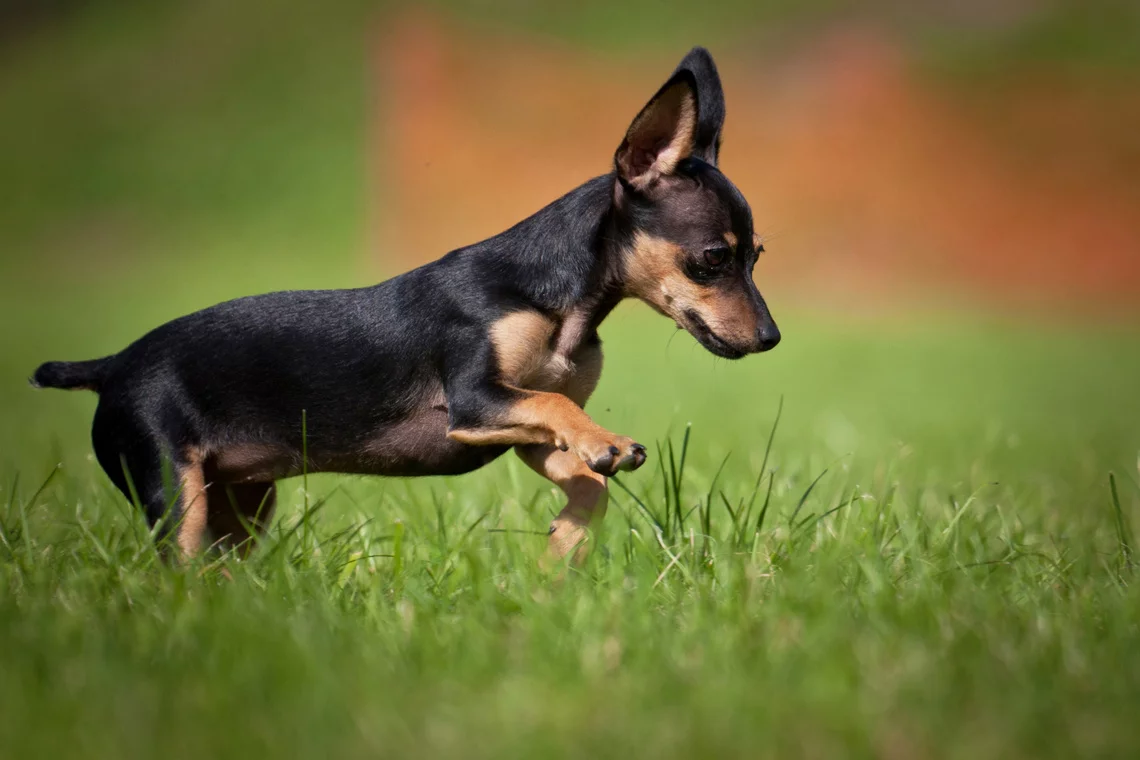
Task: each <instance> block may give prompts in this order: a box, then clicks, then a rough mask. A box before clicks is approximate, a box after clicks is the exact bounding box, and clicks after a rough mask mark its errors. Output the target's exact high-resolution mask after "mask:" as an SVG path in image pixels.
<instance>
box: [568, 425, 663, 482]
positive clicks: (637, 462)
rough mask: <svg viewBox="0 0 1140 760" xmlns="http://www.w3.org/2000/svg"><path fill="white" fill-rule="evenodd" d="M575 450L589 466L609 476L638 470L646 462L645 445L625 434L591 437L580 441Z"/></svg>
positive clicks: (600, 473)
mask: <svg viewBox="0 0 1140 760" xmlns="http://www.w3.org/2000/svg"><path fill="white" fill-rule="evenodd" d="M574 450H575V453H576V454H577V455H578V456H579V457H581V459H582V461H583V462H585V463H586V466H587V467H589V468H590V469H591V470H593V471H594V472H596V473H598V474H599V475H607V476H609V475H613V474H614V473H617V472H621V471H631V470H636V469H637V468H638V467H640V466H641V465H643V464H645V458H646V452H645V447H644V446H642V445H641V444H640V443H637V442H636V441H634V440H633V439H632V438H628V437H626V436H624V435H614V436H598V437H596V438H590V439H587V440H585V441H583V442H581V443H579V444H578V445H577V446H575V447H574Z"/></svg>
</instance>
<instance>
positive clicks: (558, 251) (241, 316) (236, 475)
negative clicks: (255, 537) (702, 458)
mask: <svg viewBox="0 0 1140 760" xmlns="http://www.w3.org/2000/svg"><path fill="white" fill-rule="evenodd" d="M681 80H683V81H685V82H688V83H689V84H690V86H691V87H692V88H693V90H694V92H695V95H696V100H697V102H698V104H699V109H698V120H697V129H696V135H697V139H696V145H695V149H694V150H693V153H692V156H691V157H689V158H686V159H685V160H684V161H683V162H681V164H680V165H679V166H678V167H677V172H676V173H677V175H678V176H679V177H683V178H686V179H687V180H691V181H692V182H695V183H697V185H699V186H700V187H702V188H704V189H705V190H704V191H703V192H704V193H705V194H704V195H703V196H701V197H703V198H705V199H706V201H705V205H706V206H708V208H706V209H704V213H706V215H710V218H711V217H714V216H715V217H716V218H718V219H722V221H723V224H724V225H727V228H729V229H732V230H735V231H736V235H737V236H738V237H739V238H740V239H741V240H745V239H749V240H750V239H751V235H752V220H751V212H750V211H749V209H748V205H747V203H746V202H745V201H744V199H743V197H741V196H740V193H739V192H738V191H737V190H736V188H735V187H734V186H733V185H732V183H731V182H729V181H728V180H727V179H725V178H724V175H723V174H721V173H720V171H719V170H718V169H717V168H716V160H717V153H718V150H719V144H720V129H721V124H722V123H723V119H724V99H723V95H722V93H721V88H720V82H719V78H718V76H717V73H716V69H715V66H714V65H713V63H712V59H711V57H710V56H709V55H708V53H707V52H706V51H704V50H703V49H701V48H695V49H694V50H693V51H692V52H691V53H690V54H689V55H688V56H687V57H686V58H685V60H684V61H682V63H681V65H680V66H679V67H678V69H677V71H676V72H675V73H674V75H673V77H672V78H671V79H670V81H669V83H675V82H677V81H681ZM669 83H667V85H666V86H669ZM664 89H665V88H662V91H664ZM690 206H691V204H690ZM692 213H693V212H692V209H691V208H687V209H685V210H681V209H678V208H674V207H672V206H671V205H670V199H669V197H668V196H665V197H657V198H653V197H648V196H647V195H646V194H645V193H643V192H640V191H638V190H637V189H635V188H634V187H632V186H631V185H630V183H629V182H628V181H627V179H626V178H625V177H624V176H622V175H621V173H620V171H616V172H611V173H610V174H606V175H603V176H600V177H596V178H594V179H592V180H590V181H589V182H587V183H585V184H584V185H582V186H580V187H578V188H577V189H575V190H573V191H572V192H570V193H568V194H567V195H565V196H564V197H562V198H560V199H558V200H556V201H555V202H553V203H551V204H550V205H549V206H547V207H546V208H544V209H542V210H541V211H539V212H538V213H536V214H534V215H533V216H531V217H529V218H528V219H526V220H524V221H522V222H521V223H519V224H518V225H516V226H514V227H512V228H511V229H509V230H507V231H505V232H503V233H501V234H499V235H497V236H495V237H493V238H490V239H488V240H485V241H483V242H481V243H477V244H475V245H472V246H469V247H466V248H461V249H459V250H456V251H452V252H451V253H449V254H447V255H446V256H444V257H443V258H441V259H439V260H438V261H435V262H432V263H430V264H427V265H425V266H423V267H420V268H418V269H416V270H414V271H411V272H408V273H406V274H403V275H401V276H399V277H396V278H394V279H391V280H388V281H386V282H383V283H381V284H379V285H375V286H372V287H367V288H361V289H355V290H332V291H295V292H282V293H272V294H268V295H259V296H251V297H247V298H240V299H237V300H234V301H229V302H226V303H222V304H219V305H217V306H213V307H211V308H208V309H205V310H203V311H200V312H197V313H194V314H191V315H188V316H185V317H182V318H180V319H176V320H174V321H172V322H169V323H167V324H165V325H163V326H161V327H159V328H157V329H155V330H153V331H152V332H150V333H148V334H147V335H146V336H144V337H143V338H141V339H140V340H138V341H136V342H135V343H133V344H131V345H130V346H128V347H127V348H126V349H125V350H123V351H122V352H120V353H118V354H116V355H114V356H110V357H107V358H105V359H99V360H95V361H89V362H49V363H47V364H44V365H43V366H41V367H40V368H39V369H38V370H37V371H36V373H35V375H34V377H33V381H32V382H33V383H34V384H35V385H38V386H42V387H55V388H88V389H92V390H95V391H97V392H98V393H99V394H100V401H99V406H98V409H97V411H96V414H95V420H94V425H93V432H92V437H93V444H94V449H95V452H96V455H97V457H98V459H99V462H100V464H101V465H102V467H103V468H104V469H105V470H106V472H107V474H108V475H109V476H110V478H111V479H112V481H114V482H115V484H116V485H117V486H118V487H119V488H120V489H121V490H122V491H123V493H124V494H127V495H128V497H130V496H131V489H132V487H133V488H134V489H137V494H138V496H139V498H140V499H141V500H142V502H143V504H144V505H145V506H146V509H147V513H148V518H149V519H150V520H151V522H152V523H153V522H155V521H157V520H158V519H159V518H161V517H163V515H164V514H165V512H166V511H167V508H168V501H169V484H167V486H166V488H167V491H166V492H164V490H163V488H164V484H163V479H162V474H161V473H162V470H163V466H164V465H163V460H167V461H169V462H170V463H173V464H174V465H176V466H177V465H178V464H179V463H180V462H181V461H182V460H183V459H184V457H185V456H186V454H185V452H187V451H189V450H195V451H201V452H220V451H224V450H226V449H228V448H229V449H232V448H235V447H237V448H243V447H244V449H246V450H251V449H252V450H255V453H256V451H262V452H272V454H273V455H272V456H252V459H253V460H258V461H260V460H265V461H272V462H273V465H272V471H269V472H266V471H264V464H263V463H261V464H259V463H258V462H254V463H253V464H250V463H249V462H245V463H244V464H243V463H242V462H239V463H237V464H229V465H227V464H226V463H225V462H223V461H221V460H217V461H213V460H211V461H207V462H206V465H207V466H208V467H212V472H213V474H214V476H217V477H219V478H220V479H222V480H227V479H228V480H230V481H232V482H240V481H243V480H244V481H253V482H263V481H272V480H275V479H277V478H280V477H284V476H288V475H291V474H295V473H297V472H299V471H300V469H301V467H302V456H303V455H302V452H305V456H306V457H307V461H306V463H305V464H306V466H307V467H308V468H309V469H310V470H313V471H316V470H330V471H337V472H357V473H371V474H384V475H440V474H457V473H463V472H468V471H470V470H473V469H476V468H478V467H481V466H482V465H484V464H486V463H487V462H489V461H491V460H493V459H495V458H496V457H498V456H500V455H501V454H502V453H503V452H504V451H506V450H507V449H508V448H509V447H508V446H500V445H489V446H474V445H466V444H463V443H459V442H457V441H455V440H452V439H451V438H449V437H448V436H447V432H448V430H449V429H454V428H464V427H474V426H477V425H478V424H479V422H480V421H481V420H485V419H487V418H488V417H489V416H493V415H495V414H496V410H499V409H502V408H504V407H505V406H507V405H509V404H510V403H512V401H513V400H514V396H515V394H516V392H515V391H513V390H511V389H509V388H505V387H503V385H501V384H499V383H497V382H496V373H497V366H496V357H495V353H494V347H493V345H492V343H491V340H490V337H489V334H488V330H489V327H490V326H491V325H492V324H493V323H495V321H496V320H498V319H500V318H502V317H503V316H504V315H505V314H508V313H511V312H514V311H518V310H533V311H536V312H539V313H542V314H549V315H558V314H564V313H565V312H566V311H567V310H568V309H571V308H579V309H585V310H586V312H587V314H588V317H587V329H586V330H585V331H584V332H583V335H582V338H581V341H582V343H583V344H592V343H596V342H598V340H599V339H598V336H597V332H596V328H597V326H598V324H599V323H600V322H601V321H602V320H603V319H604V318H605V317H606V315H607V314H608V313H609V312H610V311H611V310H612V309H613V308H614V306H615V305H616V304H617V303H618V302H619V301H620V300H621V299H622V298H623V297H624V296H625V295H626V294H625V293H624V291H623V271H622V267H623V264H622V261H623V259H622V251H624V250H625V249H626V248H627V247H628V246H629V245H630V242H631V240H632V238H633V236H634V234H635V233H637V232H639V231H640V232H647V233H649V234H652V235H654V236H658V237H662V238H668V239H670V240H674V241H676V242H677V243H678V244H681V245H687V246H689V247H693V248H696V249H699V247H700V246H701V245H704V244H705V243H704V240H703V239H702V240H696V239H694V240H686V235H690V236H691V235H692V234H697V233H693V232H692V231H691V230H690V229H689V227H688V226H686V217H687V216H690V215H692ZM690 226H691V225H690ZM700 234H704V233H700ZM755 255H756V251H755V250H753V247H752V246H751V245H750V244H749V245H745V246H742V247H741V251H740V252H739V254H738V261H737V262H736V263H735V265H734V266H735V268H737V269H741V270H743V269H745V268H746V269H747V270H748V271H749V272H750V271H751V266H752V264H753V263H754V262H755ZM688 266H689V267H690V268H691V269H693V271H691V272H689V274H690V276H691V277H692V278H693V279H694V280H699V279H700V277H701V276H702V273H703V272H702V270H701V269H700V266H699V265H697V264H690V265H688ZM734 271H735V269H734ZM713 279H715V277H714V278H713ZM749 282H751V279H750V277H749ZM752 290H753V291H755V287H754V286H752ZM755 297H756V299H759V294H758V293H756V296H755ZM758 303H759V308H763V301H762V300H759V301H758ZM764 314H765V315H766V311H765V312H764ZM766 324H768V325H769V327H767V328H766V329H768V330H769V336H768V338H767V340H768V342H769V343H774V340H773V339H772V338H771V333H773V332H774V330H775V326H774V325H772V324H771V320H770V318H768V320H767V323H766ZM776 335H777V336H778V333H776ZM698 337H700V336H698ZM702 342H705V341H704V340H702ZM706 345H709V344H708V343H706ZM710 349H711V350H717V349H715V348H713V347H712V346H710ZM250 458H251V457H246V459H250ZM243 466H249V467H252V470H249V471H245V470H243V469H242V468H243ZM227 467H228V468H229V471H228V472H227ZM259 468H262V469H259Z"/></svg>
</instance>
